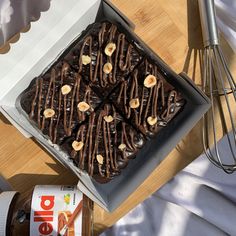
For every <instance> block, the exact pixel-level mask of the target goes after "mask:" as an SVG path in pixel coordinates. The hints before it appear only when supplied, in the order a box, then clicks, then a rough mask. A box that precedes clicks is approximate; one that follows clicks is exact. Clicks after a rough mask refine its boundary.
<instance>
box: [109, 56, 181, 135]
mask: <svg viewBox="0 0 236 236" xmlns="http://www.w3.org/2000/svg"><path fill="white" fill-rule="evenodd" d="M148 75H153V76H155V78H156V84H155V85H154V86H152V87H150V88H147V87H145V86H144V80H145V78H146V77H147V76H148ZM111 99H112V100H113V101H115V104H116V105H117V107H119V109H120V110H121V111H122V112H123V114H124V115H125V116H126V118H127V119H130V120H132V121H133V122H134V124H135V125H136V127H138V128H139V129H140V130H141V131H142V132H143V133H145V134H146V135H148V136H153V135H154V134H156V133H157V132H158V131H159V130H160V128H161V127H163V126H166V125H167V123H168V122H169V121H170V120H171V119H172V118H173V117H174V116H175V114H176V113H177V112H178V110H179V109H180V107H181V106H183V101H181V96H180V94H179V93H178V92H177V91H176V90H174V88H173V87H172V86H171V85H170V84H169V83H168V82H167V81H166V80H164V78H163V77H162V76H161V75H160V73H159V72H158V68H157V66H156V65H153V64H151V63H149V62H148V61H147V60H145V62H144V63H143V64H142V65H140V67H139V68H138V69H135V70H134V72H133V73H132V75H131V76H130V78H129V79H128V80H124V81H122V82H121V84H120V86H119V87H118V89H117V91H116V92H115V93H114V94H113V95H112V96H111ZM132 99H138V101H139V103H140V105H139V106H138V107H137V108H135V109H134V108H132V107H131V106H130V101H131V100H132ZM148 117H153V118H156V119H157V122H156V123H155V124H152V125H151V124H149V123H148Z"/></svg>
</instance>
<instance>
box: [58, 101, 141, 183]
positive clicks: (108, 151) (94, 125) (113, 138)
mask: <svg viewBox="0 0 236 236" xmlns="http://www.w3.org/2000/svg"><path fill="white" fill-rule="evenodd" d="M144 143H145V138H144V135H143V134H142V133H141V132H139V131H138V130H135V129H134V128H133V127H132V126H131V125H129V124H128V123H126V122H125V121H124V119H123V117H122V116H120V114H119V113H118V112H117V111H116V109H115V107H114V106H113V105H111V104H109V103H106V104H105V105H104V106H102V107H101V108H100V109H99V110H98V111H96V112H93V113H92V114H91V115H90V117H89V121H88V122H87V123H85V124H82V125H81V126H79V128H78V129H76V132H75V134H74V137H71V138H70V139H68V140H66V141H65V142H64V144H63V146H62V148H63V149H64V150H65V151H66V152H67V153H69V155H70V157H71V158H73V160H74V162H75V163H76V165H77V166H78V167H79V168H81V169H86V170H87V171H88V173H89V175H91V176H93V177H94V178H95V179H96V180H98V181H99V182H107V181H109V180H110V179H112V178H113V177H114V176H116V175H118V174H120V171H121V169H123V168H124V167H125V166H126V165H127V164H128V161H129V159H131V158H134V157H135V154H136V153H137V152H138V150H139V149H140V148H142V147H143V145H144Z"/></svg>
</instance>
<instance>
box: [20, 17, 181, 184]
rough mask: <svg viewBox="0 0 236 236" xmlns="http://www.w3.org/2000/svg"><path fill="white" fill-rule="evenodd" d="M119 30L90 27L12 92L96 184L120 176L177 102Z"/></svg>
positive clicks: (150, 63) (171, 90)
mask: <svg viewBox="0 0 236 236" xmlns="http://www.w3.org/2000/svg"><path fill="white" fill-rule="evenodd" d="M125 32H126V31H125V30H124V31H123V30H122V28H121V26H120V25H115V24H113V23H110V22H107V21H106V22H101V23H94V24H92V25H90V26H89V27H88V28H87V30H86V31H85V33H83V34H82V36H81V37H80V38H79V39H77V40H76V42H74V43H73V44H72V45H71V46H70V47H69V48H68V49H67V50H66V51H65V53H63V54H62V56H61V57H60V58H59V59H57V61H56V62H55V63H54V64H53V65H52V66H50V68H49V69H48V70H47V71H46V72H45V73H42V74H41V75H40V76H38V77H37V78H35V79H33V80H32V82H31V84H30V85H29V87H28V88H27V89H26V90H25V91H24V92H23V93H22V94H21V98H20V102H21V108H22V109H23V110H24V112H25V113H26V114H27V116H28V118H29V120H30V121H31V123H32V124H33V125H34V126H35V127H36V128H37V129H39V130H41V132H42V134H43V135H44V136H45V138H47V139H48V140H50V141H51V142H52V143H53V144H57V145H58V146H59V148H60V150H61V151H63V152H64V153H66V154H67V155H68V156H69V158H70V159H71V160H73V162H74V164H75V165H76V166H77V167H78V168H80V169H81V170H84V171H86V172H87V173H88V174H89V175H90V176H92V177H93V178H94V179H95V180H96V181H98V182H100V183H106V182H108V181H110V180H111V179H113V178H114V177H115V176H117V175H119V174H121V173H122V169H124V168H125V167H126V166H127V165H128V163H129V162H130V161H131V159H133V158H135V156H136V154H137V153H138V152H139V150H140V149H141V148H142V147H143V146H144V145H145V143H146V142H148V140H149V139H150V138H153V137H155V136H156V135H158V132H159V131H160V129H162V128H163V127H165V126H167V125H168V123H169V122H170V121H172V120H173V119H174V117H175V116H176V115H177V114H178V113H179V112H180V111H181V109H183V107H184V103H185V100H184V99H183V97H182V95H181V93H180V92H179V91H178V90H177V89H176V88H174V87H173V85H171V84H170V83H169V82H168V81H167V78H166V77H165V75H164V74H163V73H162V72H161V70H160V69H159V68H158V65H157V64H156V63H155V62H154V61H152V59H150V58H149V55H145V52H143V51H142V50H141V49H139V48H137V47H136V43H135V42H134V40H132V39H131V38H130V36H129V37H128V36H127V35H126V33H125Z"/></svg>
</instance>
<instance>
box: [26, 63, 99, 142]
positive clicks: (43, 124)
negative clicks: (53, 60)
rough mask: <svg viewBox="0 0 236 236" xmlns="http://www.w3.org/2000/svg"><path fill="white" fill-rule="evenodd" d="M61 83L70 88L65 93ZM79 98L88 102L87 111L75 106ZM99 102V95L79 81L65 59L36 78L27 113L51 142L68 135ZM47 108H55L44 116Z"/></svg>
mask: <svg viewBox="0 0 236 236" xmlns="http://www.w3.org/2000/svg"><path fill="white" fill-rule="evenodd" d="M65 84H68V85H69V86H70V87H71V88H72V89H71V91H70V93H69V94H65V95H63V94H62V93H61V88H62V86H63V85H65ZM81 101H84V102H86V103H88V104H89V106H90V109H89V110H88V111H87V112H81V111H80V110H79V109H78V107H77V105H78V103H79V102H81ZM100 103H101V100H100V99H99V97H97V96H96V95H95V93H94V92H93V91H92V90H91V89H90V87H89V86H87V85H85V84H84V83H83V82H82V81H81V76H80V75H79V74H76V73H74V72H72V71H71V68H70V66H69V65H68V64H67V63H63V64H62V66H57V67H54V68H52V69H51V71H50V72H49V73H47V74H46V75H45V76H42V77H39V78H37V79H36V86H35V94H34V97H33V99H32V103H31V109H30V112H29V117H30V119H32V120H34V121H35V122H36V123H37V127H38V128H39V129H40V130H41V131H42V132H43V133H44V134H46V135H48V136H49V138H50V140H51V141H52V142H53V143H58V142H60V141H61V140H63V139H64V138H65V137H68V136H70V135H71V133H72V130H73V129H74V128H75V127H76V126H77V125H78V124H79V123H81V122H82V121H84V120H85V119H86V116H88V115H89V114H90V113H91V112H92V111H93V110H94V109H95V108H96V107H97V106H98V105H99V104H100ZM47 108H51V109H53V110H54V111H55V115H54V116H53V117H51V118H45V116H44V115H43V111H44V110H46V109H47Z"/></svg>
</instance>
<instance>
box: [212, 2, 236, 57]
mask: <svg viewBox="0 0 236 236" xmlns="http://www.w3.org/2000/svg"><path fill="white" fill-rule="evenodd" d="M215 4H216V15H217V25H218V27H219V29H220V31H221V32H222V33H223V35H224V37H225V39H226V40H227V41H228V43H229V45H230V46H231V47H232V49H233V50H234V52H235V53H236V0H215Z"/></svg>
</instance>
